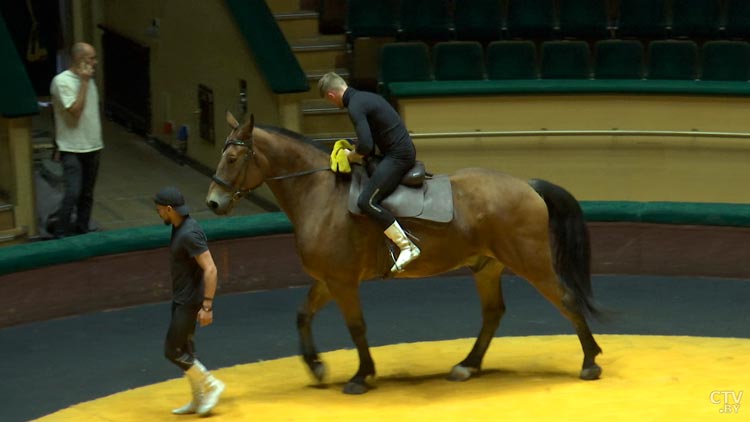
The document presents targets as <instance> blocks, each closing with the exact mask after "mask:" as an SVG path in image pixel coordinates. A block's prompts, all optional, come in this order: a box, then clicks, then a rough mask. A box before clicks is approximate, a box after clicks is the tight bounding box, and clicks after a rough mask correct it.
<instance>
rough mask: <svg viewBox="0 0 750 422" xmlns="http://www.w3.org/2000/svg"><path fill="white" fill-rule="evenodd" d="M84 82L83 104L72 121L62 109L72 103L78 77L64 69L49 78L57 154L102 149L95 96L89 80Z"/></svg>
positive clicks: (97, 94) (94, 85) (78, 83)
mask: <svg viewBox="0 0 750 422" xmlns="http://www.w3.org/2000/svg"><path fill="white" fill-rule="evenodd" d="M88 83H89V87H88V91H86V104H85V105H84V107H83V112H82V113H81V117H80V118H79V119H78V120H76V118H75V117H73V115H72V114H71V113H70V112H68V111H66V110H67V109H68V108H69V107H70V106H71V105H73V103H74V102H75V101H76V97H77V96H78V88H79V87H80V86H81V78H80V77H79V76H78V75H76V74H75V73H73V72H72V71H71V70H66V71H64V72H62V73H60V74H59V75H57V76H55V77H54V78H53V79H52V85H51V86H50V93H51V94H52V105H53V108H54V110H55V136H56V141H57V146H58V148H59V149H60V151H64V152H80V153H83V152H91V151H97V150H100V149H102V148H103V147H104V143H103V142H102V123H101V119H100V117H99V93H98V92H97V90H96V84H95V83H94V80H93V79H89V82H88Z"/></svg>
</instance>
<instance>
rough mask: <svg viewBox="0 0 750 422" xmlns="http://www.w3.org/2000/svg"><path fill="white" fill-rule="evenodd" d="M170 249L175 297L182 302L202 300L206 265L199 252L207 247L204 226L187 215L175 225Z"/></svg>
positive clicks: (184, 303)
mask: <svg viewBox="0 0 750 422" xmlns="http://www.w3.org/2000/svg"><path fill="white" fill-rule="evenodd" d="M169 250H170V252H171V260H170V262H171V273H172V300H173V301H174V302H176V303H179V304H181V305H194V304H199V303H201V301H202V300H203V289H204V286H203V269H202V268H201V267H200V265H198V261H197V260H196V259H195V257H196V256H198V255H200V254H202V253H203V252H205V251H207V250H208V242H207V241H206V234H205V233H203V229H202V228H201V226H200V225H199V224H198V222H197V221H195V219H194V218H192V217H190V216H188V217H187V218H185V220H184V221H183V222H182V224H180V226H179V227H172V241H171V242H170V244H169Z"/></svg>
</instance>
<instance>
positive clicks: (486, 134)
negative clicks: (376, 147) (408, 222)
mask: <svg viewBox="0 0 750 422" xmlns="http://www.w3.org/2000/svg"><path fill="white" fill-rule="evenodd" d="M410 135H411V137H412V138H414V139H429V138H491V137H513V136H678V137H680V136H682V137H701V138H750V133H745V132H702V131H697V130H619V129H609V130H544V129H542V130H502V131H476V132H428V133H411V134H410Z"/></svg>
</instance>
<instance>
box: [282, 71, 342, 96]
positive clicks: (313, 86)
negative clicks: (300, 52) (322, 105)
mask: <svg viewBox="0 0 750 422" xmlns="http://www.w3.org/2000/svg"><path fill="white" fill-rule="evenodd" d="M331 71H334V72H336V73H337V74H339V75H340V76H341V77H342V78H344V80H349V71H348V70H347V69H345V68H327V69H317V70H308V71H307V72H305V73H306V75H307V81H308V82H309V84H310V90H308V91H306V92H295V93H292V94H281V95H284V98H285V99H287V100H290V101H305V100H319V99H320V94H319V93H318V80H320V78H321V77H322V76H323V75H324V74H326V73H328V72H331Z"/></svg>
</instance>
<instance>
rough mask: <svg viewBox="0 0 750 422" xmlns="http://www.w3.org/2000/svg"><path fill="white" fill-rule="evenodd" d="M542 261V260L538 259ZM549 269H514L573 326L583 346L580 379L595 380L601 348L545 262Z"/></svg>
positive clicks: (597, 375)
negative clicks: (597, 358)
mask: <svg viewBox="0 0 750 422" xmlns="http://www.w3.org/2000/svg"><path fill="white" fill-rule="evenodd" d="M540 262H544V260H540ZM546 266H549V270H541V271H531V272H524V271H516V270H515V269H514V272H516V274H518V275H520V276H521V277H524V278H525V279H526V280H528V281H529V282H530V283H531V284H532V285H533V286H534V287H535V288H536V289H537V290H538V291H539V292H540V293H541V294H542V296H544V297H545V298H546V299H547V300H549V301H550V302H551V303H552V304H553V305H555V307H556V308H557V309H558V310H559V311H560V312H561V313H562V314H563V315H564V316H565V317H566V318H568V319H569V320H570V321H571V322H572V323H573V327H575V330H576V334H577V335H578V340H579V341H580V342H581V347H582V348H583V365H582V366H581V374H580V377H581V379H584V380H595V379H598V378H599V376H600V375H601V373H602V368H601V367H599V365H597V364H596V356H597V355H598V354H600V353H601V352H602V349H601V348H600V347H599V345H598V344H596V340H594V335H593V334H591V329H590V328H589V324H588V322H586V317H585V316H584V315H583V313H582V311H581V309H579V306H578V304H577V301H576V300H575V297H574V296H573V292H571V291H570V290H569V289H567V288H566V287H565V286H564V285H563V284H562V283H561V282H560V279H559V278H558V277H557V275H556V274H555V273H554V271H553V270H552V267H551V264H549V263H548V264H547V265H546Z"/></svg>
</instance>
